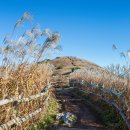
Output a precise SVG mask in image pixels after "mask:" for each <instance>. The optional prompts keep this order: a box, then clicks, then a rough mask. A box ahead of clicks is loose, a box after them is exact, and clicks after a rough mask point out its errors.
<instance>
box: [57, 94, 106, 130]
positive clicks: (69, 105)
mask: <svg viewBox="0 0 130 130" xmlns="http://www.w3.org/2000/svg"><path fill="white" fill-rule="evenodd" d="M57 99H58V100H59V103H61V104H62V110H61V112H71V113H72V114H75V115H76V116H77V118H78V120H77V123H75V125H74V128H65V127H61V128H59V129H58V130H106V129H105V127H104V124H103V122H102V121H101V119H100V115H98V114H97V113H95V111H94V110H93V109H92V108H91V107H90V106H89V105H87V104H85V103H84V101H82V100H77V99H79V98H77V97H75V96H73V95H71V94H70V93H69V92H60V93H57ZM72 99H73V100H72Z"/></svg>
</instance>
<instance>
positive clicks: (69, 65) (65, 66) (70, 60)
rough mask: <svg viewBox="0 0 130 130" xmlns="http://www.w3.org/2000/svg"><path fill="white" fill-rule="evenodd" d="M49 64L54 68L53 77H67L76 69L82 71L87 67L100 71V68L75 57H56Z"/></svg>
mask: <svg viewBox="0 0 130 130" xmlns="http://www.w3.org/2000/svg"><path fill="white" fill-rule="evenodd" d="M48 62H49V63H50V64H53V65H54V66H55V71H54V75H68V74H69V73H71V72H73V71H74V70H76V69H83V68H87V67H91V68H98V69H102V68H101V67H100V66H98V65H96V64H94V63H92V62H90V61H87V60H83V59H79V58H76V57H57V58H56V59H53V60H49V61H48Z"/></svg>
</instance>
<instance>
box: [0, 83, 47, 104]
mask: <svg viewBox="0 0 130 130" xmlns="http://www.w3.org/2000/svg"><path fill="white" fill-rule="evenodd" d="M49 88H50V85H49V86H48V89H49ZM48 89H47V91H46V92H41V93H38V94H36V95H31V96H29V97H13V98H10V99H2V100H0V106H3V105H6V104H8V103H12V102H14V101H17V102H28V101H30V100H33V99H36V98H39V97H42V96H44V95H46V93H47V92H48Z"/></svg>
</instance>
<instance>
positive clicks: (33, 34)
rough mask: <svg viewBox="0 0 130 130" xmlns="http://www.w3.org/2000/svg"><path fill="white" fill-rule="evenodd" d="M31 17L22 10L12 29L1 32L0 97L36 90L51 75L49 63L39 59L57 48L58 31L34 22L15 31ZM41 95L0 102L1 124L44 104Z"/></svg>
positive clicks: (13, 96) (15, 95) (14, 96)
mask: <svg viewBox="0 0 130 130" xmlns="http://www.w3.org/2000/svg"><path fill="white" fill-rule="evenodd" d="M31 19H32V16H31V14H30V13H28V12H26V13H24V14H23V16H22V17H21V18H20V19H19V20H18V21H17V22H16V23H15V25H14V29H13V31H12V33H10V34H9V35H6V36H5V38H4V40H3V45H2V46H1V47H0V56H1V61H0V90H1V91H0V99H9V98H20V99H21V98H23V97H28V96H31V95H35V94H37V93H40V92H41V91H42V90H43V89H44V87H45V86H46V85H47V83H48V81H49V78H50V76H51V75H52V70H53V66H52V65H50V64H49V63H39V62H40V61H41V60H43V59H44V57H45V56H49V55H50V53H51V54H54V53H56V52H58V51H60V49H61V47H60V45H59V41H60V34H59V33H58V32H52V31H51V30H49V29H41V27H40V26H38V25H35V26H33V27H32V28H31V29H28V30H27V29H26V28H24V31H23V32H22V31H17V30H18V29H19V28H20V27H21V25H23V23H24V24H25V20H29V21H31ZM16 32H20V33H16ZM44 98H45V97H42V98H37V99H35V100H32V101H30V102H22V103H12V104H6V105H4V106H0V122H1V124H3V123H6V122H7V121H9V120H11V119H13V118H15V117H17V116H25V115H28V114H29V113H31V112H33V111H35V110H36V109H38V108H40V107H41V108H42V107H44V105H43V100H44ZM39 117H40V116H39ZM28 123H29V122H28Z"/></svg>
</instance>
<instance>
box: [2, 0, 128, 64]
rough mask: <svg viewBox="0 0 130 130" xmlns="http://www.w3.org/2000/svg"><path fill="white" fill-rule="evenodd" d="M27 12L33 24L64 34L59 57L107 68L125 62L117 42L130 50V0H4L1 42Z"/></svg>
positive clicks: (125, 49) (121, 46) (120, 46)
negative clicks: (87, 61)
mask: <svg viewBox="0 0 130 130" xmlns="http://www.w3.org/2000/svg"><path fill="white" fill-rule="evenodd" d="M24 12H30V13H31V14H32V15H33V19H34V20H33V23H39V24H40V25H41V27H43V28H50V29H52V30H54V31H59V32H60V33H61V36H62V38H61V45H62V47H63V52H62V53H61V54H59V56H76V57H79V58H83V59H87V60H89V61H92V62H95V63H96V64H99V65H101V66H106V65H109V64H111V63H119V62H122V60H121V59H120V57H119V56H118V54H117V53H115V52H113V51H112V44H113V43H114V44H116V45H117V46H118V47H119V49H120V50H122V51H127V50H129V49H130V0H0V41H2V39H3V38H4V35H5V34H6V33H8V32H11V30H12V28H13V25H14V23H15V22H16V21H17V20H18V18H20V16H21V15H22V14H23V13H24Z"/></svg>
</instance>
